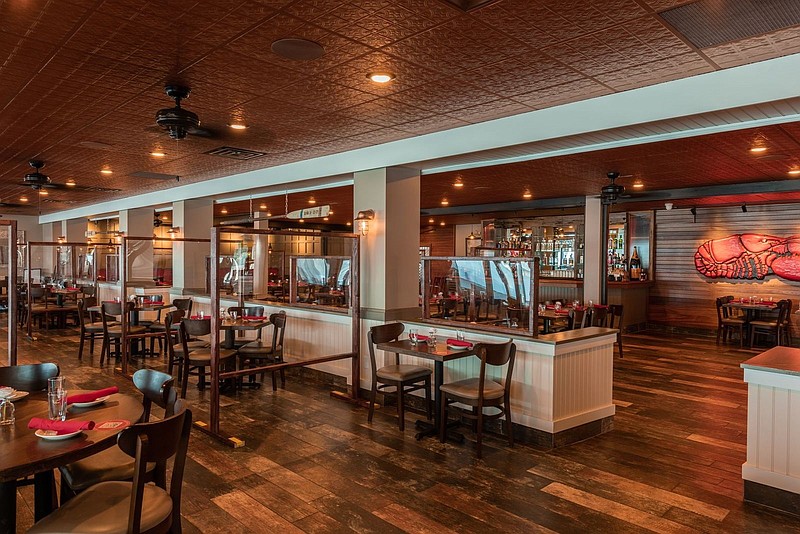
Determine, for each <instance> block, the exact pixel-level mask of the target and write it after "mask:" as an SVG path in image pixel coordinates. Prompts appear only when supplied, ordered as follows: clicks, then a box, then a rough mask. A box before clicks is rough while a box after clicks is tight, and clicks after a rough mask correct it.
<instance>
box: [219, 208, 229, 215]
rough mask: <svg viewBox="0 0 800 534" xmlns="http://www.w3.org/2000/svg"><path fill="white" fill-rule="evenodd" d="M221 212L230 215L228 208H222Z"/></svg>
mask: <svg viewBox="0 0 800 534" xmlns="http://www.w3.org/2000/svg"><path fill="white" fill-rule="evenodd" d="M219 212H220V213H221V214H223V215H225V214H226V213H228V208H222V209H221V210H219Z"/></svg>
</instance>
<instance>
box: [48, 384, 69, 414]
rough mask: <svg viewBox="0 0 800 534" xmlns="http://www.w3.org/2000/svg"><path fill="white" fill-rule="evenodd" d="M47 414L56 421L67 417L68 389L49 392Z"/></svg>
mask: <svg viewBox="0 0 800 534" xmlns="http://www.w3.org/2000/svg"><path fill="white" fill-rule="evenodd" d="M47 416H48V417H49V418H50V419H52V420H54V421H64V420H66V419H67V390H66V389H59V390H57V391H51V392H48V393H47Z"/></svg>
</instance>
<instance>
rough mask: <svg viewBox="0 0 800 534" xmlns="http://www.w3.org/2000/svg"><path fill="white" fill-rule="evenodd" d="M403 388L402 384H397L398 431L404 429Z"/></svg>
mask: <svg viewBox="0 0 800 534" xmlns="http://www.w3.org/2000/svg"><path fill="white" fill-rule="evenodd" d="M404 396H405V388H404V387H403V384H398V386H397V418H398V419H399V424H400V432H402V431H403V430H405V429H406V413H405V400H404Z"/></svg>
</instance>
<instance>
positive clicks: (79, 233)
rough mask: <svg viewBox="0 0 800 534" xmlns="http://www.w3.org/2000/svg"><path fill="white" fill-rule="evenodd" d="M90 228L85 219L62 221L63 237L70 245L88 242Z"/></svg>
mask: <svg viewBox="0 0 800 534" xmlns="http://www.w3.org/2000/svg"><path fill="white" fill-rule="evenodd" d="M88 227H89V226H88V221H87V220H86V219H83V218H81V219H69V220H66V221H62V226H61V235H63V236H64V237H66V238H67V241H69V242H70V243H82V242H84V241H86V230H87V229H88Z"/></svg>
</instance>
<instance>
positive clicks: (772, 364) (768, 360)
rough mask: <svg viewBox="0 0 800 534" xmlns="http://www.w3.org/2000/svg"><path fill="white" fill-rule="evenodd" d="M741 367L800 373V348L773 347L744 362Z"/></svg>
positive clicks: (791, 373) (788, 373)
mask: <svg viewBox="0 0 800 534" xmlns="http://www.w3.org/2000/svg"><path fill="white" fill-rule="evenodd" d="M741 367H742V369H756V370H759V371H768V372H772V373H780V374H785V375H800V349H795V348H792V347H773V348H771V349H769V350H767V351H764V352H762V353H761V354H759V355H758V356H755V357H753V358H750V359H749V360H747V361H745V362H742V363H741Z"/></svg>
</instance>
